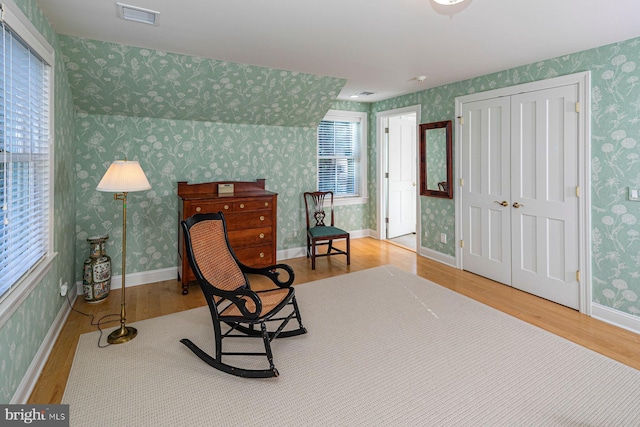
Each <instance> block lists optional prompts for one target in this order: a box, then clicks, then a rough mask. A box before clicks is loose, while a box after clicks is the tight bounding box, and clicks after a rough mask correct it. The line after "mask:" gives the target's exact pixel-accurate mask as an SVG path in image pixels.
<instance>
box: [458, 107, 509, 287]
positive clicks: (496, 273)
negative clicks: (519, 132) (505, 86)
mask: <svg viewBox="0 0 640 427" xmlns="http://www.w3.org/2000/svg"><path fill="white" fill-rule="evenodd" d="M462 114H463V117H464V126H462V171H461V172H462V174H461V176H462V179H463V184H464V185H462V187H461V188H460V191H461V192H462V217H463V224H462V236H463V241H464V247H463V249H462V250H463V259H464V268H465V270H469V271H471V272H473V273H476V274H479V275H481V276H484V277H488V278H489V279H493V280H495V281H498V282H501V283H505V284H508V285H510V284H511V213H510V207H509V206H510V203H509V201H510V200H511V194H510V191H511V190H510V175H509V174H510V172H509V168H510V164H509V159H510V155H511V154H510V150H511V147H510V142H509V131H510V124H509V115H510V111H509V98H508V97H505V98H496V99H490V100H486V101H477V102H471V103H466V104H464V105H463V113H462Z"/></svg>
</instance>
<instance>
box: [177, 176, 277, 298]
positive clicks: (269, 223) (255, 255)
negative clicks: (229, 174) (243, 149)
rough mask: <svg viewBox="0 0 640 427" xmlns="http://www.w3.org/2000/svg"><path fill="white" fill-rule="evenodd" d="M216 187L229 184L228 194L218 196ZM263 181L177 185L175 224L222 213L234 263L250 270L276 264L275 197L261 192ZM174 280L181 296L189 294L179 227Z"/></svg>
mask: <svg viewBox="0 0 640 427" xmlns="http://www.w3.org/2000/svg"><path fill="white" fill-rule="evenodd" d="M219 184H233V187H234V191H233V193H231V194H219V193H218V185H219ZM264 185H265V180H264V179H258V180H256V181H255V182H242V181H220V182H207V183H203V184H189V183H187V182H178V197H180V199H181V201H180V203H179V205H180V206H179V214H178V218H179V220H178V222H180V221H182V220H184V219H186V218H189V217H190V216H192V215H195V214H197V213H210V212H222V213H223V214H224V217H225V221H226V222H227V231H228V234H229V242H230V243H231V248H232V249H233V251H234V252H235V254H236V256H237V257H238V259H239V260H240V261H241V262H242V263H244V264H246V265H248V266H251V267H264V266H268V265H272V264H275V262H276V218H277V217H276V206H277V197H278V195H277V194H276V193H272V192H270V191H266V190H265V189H264ZM178 230H179V231H178V239H179V240H178V280H180V281H181V283H182V294H183V295H186V294H187V293H189V282H192V281H194V280H195V276H194V274H193V272H192V271H191V267H190V266H189V260H188V259H187V257H186V252H185V249H184V237H183V235H182V227H180V225H179V224H178Z"/></svg>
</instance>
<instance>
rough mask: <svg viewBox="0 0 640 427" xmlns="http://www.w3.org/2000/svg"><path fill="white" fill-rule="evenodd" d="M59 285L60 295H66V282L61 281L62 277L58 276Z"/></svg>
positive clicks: (67, 288) (67, 289)
mask: <svg viewBox="0 0 640 427" xmlns="http://www.w3.org/2000/svg"><path fill="white" fill-rule="evenodd" d="M59 285H60V296H61V297H66V296H67V292H68V291H69V286H68V285H67V282H64V283H62V277H61V278H60V282H59Z"/></svg>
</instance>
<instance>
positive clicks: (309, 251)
mask: <svg viewBox="0 0 640 427" xmlns="http://www.w3.org/2000/svg"><path fill="white" fill-rule="evenodd" d="M310 256H311V240H310V239H309V236H307V258H309V257H310Z"/></svg>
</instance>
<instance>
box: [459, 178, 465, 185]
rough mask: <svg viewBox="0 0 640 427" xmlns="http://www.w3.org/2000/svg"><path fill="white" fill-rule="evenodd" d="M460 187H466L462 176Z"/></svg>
mask: <svg viewBox="0 0 640 427" xmlns="http://www.w3.org/2000/svg"><path fill="white" fill-rule="evenodd" d="M460 187H464V178H460Z"/></svg>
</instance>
